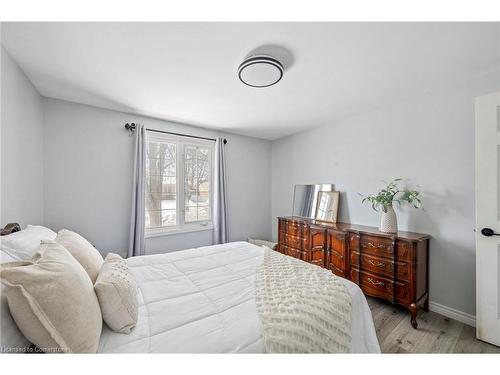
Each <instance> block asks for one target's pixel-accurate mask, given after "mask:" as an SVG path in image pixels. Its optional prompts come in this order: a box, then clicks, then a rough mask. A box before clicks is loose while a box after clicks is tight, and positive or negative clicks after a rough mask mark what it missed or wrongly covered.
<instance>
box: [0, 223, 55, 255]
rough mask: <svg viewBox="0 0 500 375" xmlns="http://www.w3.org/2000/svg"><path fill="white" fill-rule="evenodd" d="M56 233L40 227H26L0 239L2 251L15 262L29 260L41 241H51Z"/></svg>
mask: <svg viewBox="0 0 500 375" xmlns="http://www.w3.org/2000/svg"><path fill="white" fill-rule="evenodd" d="M56 235H57V234H56V232H54V231H52V230H50V229H49V228H45V227H42V226H41V225H28V226H27V227H26V229H23V230H21V231H19V232H14V233H11V234H8V235H6V236H1V237H0V242H1V244H2V251H4V252H6V253H7V254H9V255H10V256H11V257H12V258H14V259H16V260H24V259H29V258H31V257H32V256H33V255H34V254H35V252H36V251H37V250H38V247H39V246H40V241H42V240H53V239H54V238H56Z"/></svg>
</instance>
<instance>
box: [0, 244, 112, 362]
mask: <svg viewBox="0 0 500 375" xmlns="http://www.w3.org/2000/svg"><path fill="white" fill-rule="evenodd" d="M0 279H1V281H2V284H4V285H5V286H6V289H5V295H6V296H7V301H8V304H9V309H10V312H11V315H12V317H13V318H14V320H15V322H16V324H17V326H18V327H19V329H20V330H21V332H23V333H24V336H26V338H27V339H28V340H30V341H31V342H32V343H33V344H35V345H36V346H37V347H38V348H40V349H41V350H42V351H44V352H61V351H62V352H65V353H68V352H69V353H95V352H96V351H97V348H98V346H99V339H100V336H101V330H102V315H101V309H100V307H99V302H98V300H97V296H96V295H95V292H94V286H93V285H92V282H91V281H90V279H89V277H88V275H87V273H86V272H85V270H84V269H83V267H82V266H81V265H80V263H78V261H77V260H76V259H75V258H74V257H73V256H72V255H71V254H70V253H69V252H68V250H66V249H65V248H64V247H62V246H61V245H59V244H58V243H56V242H55V241H48V242H43V243H42V245H40V249H39V251H38V252H37V253H36V254H35V256H34V257H33V258H32V259H30V260H25V261H18V262H12V263H3V264H2V265H1V266H0Z"/></svg>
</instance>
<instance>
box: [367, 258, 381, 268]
mask: <svg viewBox="0 0 500 375" xmlns="http://www.w3.org/2000/svg"><path fill="white" fill-rule="evenodd" d="M368 263H370V264H371V265H372V266H375V267H378V268H385V264H384V263H382V262H377V261H374V260H371V259H368Z"/></svg>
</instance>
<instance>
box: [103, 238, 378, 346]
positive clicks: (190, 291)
mask: <svg viewBox="0 0 500 375" xmlns="http://www.w3.org/2000/svg"><path fill="white" fill-rule="evenodd" d="M263 254H264V249H263V248H262V247H258V246H256V245H252V244H249V243H247V242H232V243H227V244H223V245H215V246H207V247H201V248H195V249H189V250H184V251H177V252H172V253H167V254H158V255H146V256H140V257H134V258H129V259H127V263H128V266H129V268H130V270H131V272H132V273H133V275H134V276H135V278H136V281H137V284H138V288H139V319H138V322H137V326H136V327H135V328H134V329H133V330H132V332H131V333H130V334H122V333H116V332H113V331H111V330H110V329H109V328H108V327H107V326H105V325H104V327H103V332H102V335H101V340H100V344H99V350H98V351H99V352H101V353H262V352H264V345H263V339H262V336H261V325H260V320H259V317H258V315H257V309H256V304H255V298H254V290H255V274H256V269H257V267H258V265H259V264H260V263H261V262H262V259H263ZM342 282H343V283H344V284H345V286H346V288H347V290H348V292H349V294H350V296H351V301H352V324H351V346H350V352H351V353H380V347H379V344H378V340H377V336H376V333H375V328H374V325H373V319H372V315H371V311H370V309H369V307H368V303H367V301H366V299H365V297H364V295H363V293H362V291H361V290H360V289H359V287H358V286H357V285H356V284H354V283H352V282H350V281H348V280H345V279H342Z"/></svg>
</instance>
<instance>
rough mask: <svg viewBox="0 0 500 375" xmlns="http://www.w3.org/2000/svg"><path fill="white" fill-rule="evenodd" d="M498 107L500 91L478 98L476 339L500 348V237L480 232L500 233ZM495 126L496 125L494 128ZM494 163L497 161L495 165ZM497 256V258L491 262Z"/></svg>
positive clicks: (476, 109) (476, 124) (476, 126)
mask: <svg viewBox="0 0 500 375" xmlns="http://www.w3.org/2000/svg"><path fill="white" fill-rule="evenodd" d="M498 107H500V92H495V93H491V94H488V95H483V96H479V97H477V98H476V99H475V133H476V142H475V147H476V149H475V156H476V157H475V159H476V160H475V170H476V181H475V204H476V336H477V338H478V339H480V340H483V341H486V342H490V343H492V344H495V345H498V346H500V324H499V323H500V319H499V318H500V316H499V315H500V290H499V289H500V285H499V284H500V280H499V278H500V270H499V268H500V264H499V263H500V237H496V236H492V237H486V236H483V235H482V234H481V229H482V228H485V227H488V228H492V229H493V230H494V231H495V232H499V233H500V202H499V198H498V196H499V193H498V191H499V190H500V186H499V185H500V184H499V182H500V177H499V176H498V174H499V172H498V171H499V167H500V166H499V165H498V164H499V163H500V152H499V150H500V149H499V145H500V123H499V120H498V116H499V115H500V114H499V113H498ZM493 123H494V124H495V126H492V124H493ZM492 139H494V140H495V147H492V143H493V142H492ZM492 160H495V162H494V163H492V162H491V161H492ZM492 164H493V165H494V168H492ZM493 169H494V171H493ZM491 186H495V187H496V189H492V188H491ZM495 243H496V244H497V251H496V252H495V251H494V250H493V254H486V255H483V251H492V248H493V247H494V246H495ZM494 253H496V257H497V259H496V261H491V259H492V258H494V257H495V255H494ZM495 283H496V286H495ZM493 301H495V303H493Z"/></svg>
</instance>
